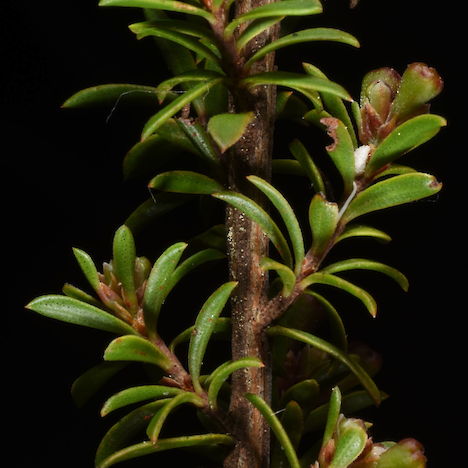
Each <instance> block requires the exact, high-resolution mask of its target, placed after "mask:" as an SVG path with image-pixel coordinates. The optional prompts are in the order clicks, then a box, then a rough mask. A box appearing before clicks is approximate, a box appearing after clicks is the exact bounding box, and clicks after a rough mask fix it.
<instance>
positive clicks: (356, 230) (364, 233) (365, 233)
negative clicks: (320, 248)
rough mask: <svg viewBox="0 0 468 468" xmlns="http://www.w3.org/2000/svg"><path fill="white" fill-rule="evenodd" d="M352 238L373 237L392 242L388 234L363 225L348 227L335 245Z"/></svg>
mask: <svg viewBox="0 0 468 468" xmlns="http://www.w3.org/2000/svg"><path fill="white" fill-rule="evenodd" d="M351 237H373V238H375V239H378V240H380V241H382V242H390V241H391V240H392V238H391V237H390V236H389V235H388V234H387V233H385V232H383V231H381V230H380V229H376V228H373V227H372V226H365V225H363V224H356V225H349V226H346V229H345V230H344V231H343V233H342V234H340V235H339V236H338V237H337V239H336V241H335V244H337V243H338V242H341V241H342V240H344V239H349V238H351Z"/></svg>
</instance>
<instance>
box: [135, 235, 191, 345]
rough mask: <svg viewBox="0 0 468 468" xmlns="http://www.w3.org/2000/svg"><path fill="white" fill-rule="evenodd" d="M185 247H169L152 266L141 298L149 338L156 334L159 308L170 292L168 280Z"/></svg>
mask: <svg viewBox="0 0 468 468" xmlns="http://www.w3.org/2000/svg"><path fill="white" fill-rule="evenodd" d="M186 247H187V244H186V243H184V242H178V243H176V244H173V245H171V246H170V247H169V248H167V249H166V250H165V251H164V252H163V253H162V254H161V256H160V257H159V258H158V259H157V260H156V262H155V263H154V265H153V268H152V270H151V273H150V276H149V278H148V282H147V284H146V289H145V295H144V297H143V312H144V317H145V324H146V328H147V330H148V333H149V335H150V336H154V334H155V333H156V326H157V323H158V317H159V312H160V310H161V306H162V304H163V302H164V300H165V299H166V297H167V295H168V294H169V292H170V291H171V287H170V284H169V282H170V278H171V276H172V274H173V272H174V270H175V269H176V267H177V263H178V262H179V259H180V257H181V256H182V253H183V251H184V250H185V248H186Z"/></svg>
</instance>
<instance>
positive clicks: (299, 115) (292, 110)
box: [276, 90, 309, 126]
mask: <svg viewBox="0 0 468 468" xmlns="http://www.w3.org/2000/svg"><path fill="white" fill-rule="evenodd" d="M283 93H286V94H287V95H289V97H288V99H287V100H286V101H285V102H284V105H283V106H282V108H280V107H278V108H277V114H276V118H277V119H284V120H291V121H293V122H295V123H297V124H299V125H302V126H305V125H306V123H305V122H304V120H303V117H304V115H305V114H306V113H307V112H308V111H309V107H308V105H307V104H306V103H305V102H304V101H303V100H302V99H301V98H299V97H298V96H296V95H295V94H293V91H290V90H288V91H286V90H279V91H278V96H280V95H281V94H283Z"/></svg>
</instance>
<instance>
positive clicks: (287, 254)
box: [213, 191, 292, 266]
mask: <svg viewBox="0 0 468 468" xmlns="http://www.w3.org/2000/svg"><path fill="white" fill-rule="evenodd" d="M213 197H215V198H219V199H220V200H223V201H225V202H226V203H229V204H230V205H232V206H234V207H235V208H237V209H238V210H239V211H241V212H243V213H244V214H245V215H246V216H248V217H249V218H250V219H252V220H253V221H255V222H256V223H257V224H258V225H259V226H260V227H261V228H262V230H263V232H264V233H265V234H266V235H267V237H268V238H269V239H270V240H271V242H272V243H273V245H274V246H275V247H276V249H277V250H278V252H279V253H280V255H281V257H282V258H283V260H284V261H285V263H286V265H287V266H291V265H292V258H291V251H290V250H289V246H288V243H287V241H286V239H285V238H284V236H283V234H282V233H281V231H280V229H279V227H278V226H277V225H276V223H275V222H274V221H273V220H272V219H271V217H270V215H268V213H267V212H266V211H265V210H264V209H263V208H261V207H260V206H259V205H257V203H255V202H254V201H253V200H251V199H250V198H248V197H246V196H245V195H242V194H240V193H236V192H227V191H226V192H220V193H215V194H213Z"/></svg>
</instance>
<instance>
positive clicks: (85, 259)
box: [73, 248, 100, 291]
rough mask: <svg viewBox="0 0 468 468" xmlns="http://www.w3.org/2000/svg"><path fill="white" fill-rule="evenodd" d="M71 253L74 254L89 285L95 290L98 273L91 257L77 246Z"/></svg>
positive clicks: (97, 285) (96, 288) (98, 281)
mask: <svg viewBox="0 0 468 468" xmlns="http://www.w3.org/2000/svg"><path fill="white" fill-rule="evenodd" d="M73 254H74V255H75V258H76V260H77V261H78V264H79V265H80V268H81V271H82V272H83V274H84V275H85V277H86V279H87V280H88V282H89V284H90V285H91V287H92V288H93V289H94V290H95V291H97V290H98V289H99V284H100V280H99V273H98V271H97V269H96V265H95V264H94V262H93V259H92V258H91V256H90V255H88V254H87V253H86V252H85V251H84V250H80V249H77V248H74V249H73Z"/></svg>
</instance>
